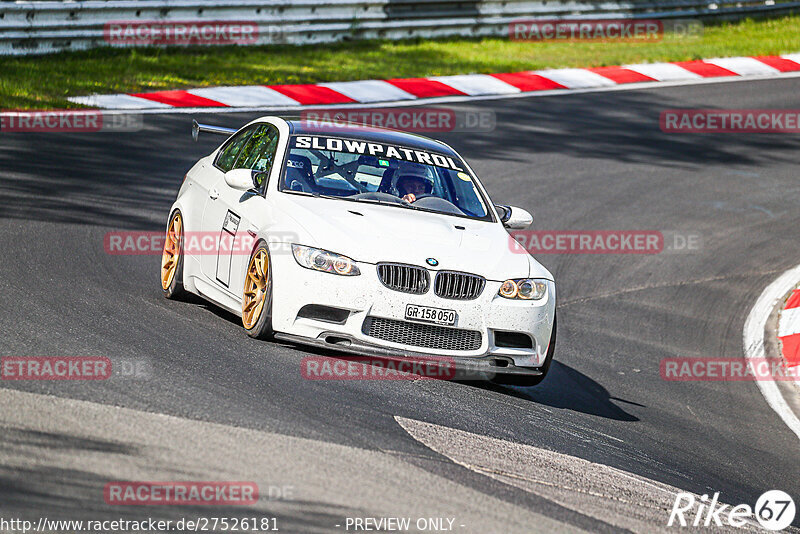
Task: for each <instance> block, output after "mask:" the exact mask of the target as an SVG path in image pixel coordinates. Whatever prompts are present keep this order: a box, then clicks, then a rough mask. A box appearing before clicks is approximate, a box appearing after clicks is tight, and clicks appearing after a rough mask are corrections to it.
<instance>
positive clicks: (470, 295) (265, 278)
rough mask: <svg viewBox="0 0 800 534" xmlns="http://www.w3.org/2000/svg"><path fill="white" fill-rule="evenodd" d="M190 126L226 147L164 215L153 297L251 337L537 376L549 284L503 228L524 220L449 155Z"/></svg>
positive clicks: (393, 136) (331, 133)
mask: <svg viewBox="0 0 800 534" xmlns="http://www.w3.org/2000/svg"><path fill="white" fill-rule="evenodd" d="M201 131H205V132H212V133H220V134H225V135H227V136H228V138H227V140H226V141H225V142H224V143H223V144H222V145H221V146H220V147H219V148H217V149H216V150H215V151H214V152H212V153H211V154H210V155H208V156H206V157H204V158H202V159H200V160H199V161H198V162H197V163H196V164H195V165H194V167H192V169H191V170H190V171H189V172H188V174H187V175H186V177H185V178H184V181H183V184H182V185H181V188H180V191H179V192H178V197H177V199H176V200H175V203H174V204H173V205H172V208H171V210H170V214H169V222H168V225H167V239H166V240H165V241H166V245H165V248H164V252H163V255H162V262H161V287H162V289H163V291H164V295H165V296H166V297H167V298H177V297H179V296H180V295H181V294H182V293H183V292H184V291H189V292H191V293H194V294H197V295H199V296H201V297H203V298H205V299H207V300H209V301H211V302H213V303H214V304H216V305H218V306H221V307H222V308H225V309H227V310H229V311H231V312H233V313H235V314H236V315H238V316H241V317H242V323H243V325H244V328H245V330H246V331H247V333H248V334H249V335H250V336H252V337H256V338H261V339H264V338H268V337H272V336H274V337H275V338H277V339H282V340H287V341H294V342H298V343H303V344H313V345H317V346H324V347H329V348H333V349H336V350H344V351H348V352H356V353H362V354H369V355H379V356H385V357H389V358H413V357H415V356H419V357H428V358H430V357H434V358H440V357H446V358H447V359H449V360H451V361H454V362H456V366H457V368H458V369H468V370H473V371H478V372H480V373H483V374H482V375H481V376H483V377H489V378H491V379H493V380H495V381H497V382H501V383H511V384H518V385H534V384H537V383H539V382H540V381H541V380H542V379H543V378H544V376H545V375H546V374H547V371H548V368H549V366H550V363H551V361H552V358H553V353H554V350H555V340H556V316H555V299H556V292H555V283H554V282H553V276H552V275H551V274H550V272H548V271H547V269H545V268H544V267H543V266H542V265H540V264H539V263H538V262H537V261H536V260H535V259H534V258H533V257H532V256H530V255H529V254H528V253H527V252H526V251H525V250H524V249H522V248H521V247H519V246H517V245H516V242H515V241H514V240H513V239H512V238H511V237H510V235H509V233H508V231H507V230H506V229H507V228H512V229H519V228H525V227H527V226H528V225H530V224H531V222H532V217H531V215H530V214H529V213H528V212H527V211H525V210H523V209H519V208H512V207H508V206H495V205H493V204H492V202H491V201H490V200H489V195H488V194H487V193H486V190H485V189H484V187H483V185H482V184H481V182H480V180H479V179H478V177H477V176H476V175H475V173H474V172H473V171H472V169H470V167H469V165H467V163H466V162H465V161H464V160H463V159H461V157H460V156H459V155H458V154H457V153H456V152H455V151H454V150H453V149H452V148H450V147H449V146H448V145H446V144H444V143H442V142H439V141H435V140H432V139H428V138H426V137H422V136H419V135H413V134H408V133H402V132H396V131H390V130H383V129H376V128H365V127H353V126H351V125H335V124H316V125H313V124H309V123H308V122H306V121H287V120H284V119H282V118H279V117H262V118H259V119H256V120H254V121H252V122H250V123H249V124H246V125H245V126H244V127H243V128H241V129H239V130H232V129H228V128H221V127H216V126H207V125H199V124H197V123H196V122H194V124H193V131H192V134H193V136H194V137H195V139H197V135H198V132H201ZM206 234H207V235H206ZM207 237H208V238H210V239H206V238H207ZM212 241H213V243H214V246H213V247H211V248H210V249H209V247H206V246H203V245H202V244H198V243H208V242H212Z"/></svg>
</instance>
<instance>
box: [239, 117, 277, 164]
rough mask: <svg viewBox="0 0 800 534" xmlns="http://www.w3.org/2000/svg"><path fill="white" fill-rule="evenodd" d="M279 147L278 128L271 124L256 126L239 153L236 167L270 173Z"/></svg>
mask: <svg viewBox="0 0 800 534" xmlns="http://www.w3.org/2000/svg"><path fill="white" fill-rule="evenodd" d="M277 148H278V130H277V128H275V127H274V126H272V125H270V124H263V125H261V126H259V127H258V128H256V130H255V131H254V132H253V135H251V136H250V139H248V141H247V143H246V144H245V145H244V147H243V148H242V149H241V152H240V153H239V159H237V160H236V164H235V165H234V167H233V168H234V169H254V170H256V171H262V172H266V173H269V171H270V170H271V169H272V163H273V161H274V159H275V151H276V150H277Z"/></svg>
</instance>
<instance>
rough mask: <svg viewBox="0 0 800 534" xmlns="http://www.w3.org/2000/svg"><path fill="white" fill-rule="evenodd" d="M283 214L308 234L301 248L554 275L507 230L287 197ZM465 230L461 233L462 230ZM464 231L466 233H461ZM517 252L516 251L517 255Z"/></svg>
mask: <svg viewBox="0 0 800 534" xmlns="http://www.w3.org/2000/svg"><path fill="white" fill-rule="evenodd" d="M282 200H283V202H281V208H282V209H281V211H283V213H284V214H285V216H286V217H288V218H290V219H292V220H293V221H294V223H295V224H293V225H292V226H294V227H295V228H300V229H302V230H303V232H302V234H305V235H301V236H299V237H300V239H301V240H300V244H304V245H309V246H314V247H318V248H322V249H326V250H330V251H331V252H336V253H339V254H344V255H346V256H349V257H350V258H352V259H354V260H355V261H357V262H362V263H373V264H374V263H378V262H397V263H408V264H412V265H421V266H426V267H427V265H426V260H427V259H428V258H434V259H435V260H437V261H438V262H439V263H438V266H437V267H435V268H436V269H444V270H455V271H463V272H468V273H474V274H479V275H481V276H484V277H486V278H487V279H489V280H497V281H502V280H505V279H507V278H523V277H526V276H531V277H536V278H547V279H550V280H552V279H553V278H552V275H551V274H550V273H549V272H548V271H547V269H545V268H544V267H542V266H541V265H539V263H537V262H536V261H535V260H534V259H533V258H532V257H531V256H530V255H529V254H528V253H527V252H525V251H524V250H523V249H521V248H518V247H516V248H515V247H514V246H513V245H516V242H513V241H512V239H511V238H510V236H509V234H508V232H506V230H505V228H504V227H503V226H502V225H500V224H497V223H489V222H485V221H473V220H470V219H466V218H462V217H454V216H448V215H439V214H435V213H428V212H422V211H414V210H409V209H404V208H402V207H395V206H387V205H376V204H370V203H367V202H350V201H345V200H334V199H325V198H313V197H305V196H299V195H291V194H284V198H283V199H282ZM459 227H460V228H459ZM462 228H463V229H462ZM512 249H515V251H512Z"/></svg>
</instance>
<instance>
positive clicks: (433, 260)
mask: <svg viewBox="0 0 800 534" xmlns="http://www.w3.org/2000/svg"><path fill="white" fill-rule="evenodd" d="M425 263H427V264H428V265H430V266H431V267H436V266H437V265H439V262H438V261H437V260H436V258H428V259H427V260H425Z"/></svg>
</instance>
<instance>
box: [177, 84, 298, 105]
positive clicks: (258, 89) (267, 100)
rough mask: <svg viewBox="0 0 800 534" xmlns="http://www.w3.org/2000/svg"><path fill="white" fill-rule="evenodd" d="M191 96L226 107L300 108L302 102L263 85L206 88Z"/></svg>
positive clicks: (193, 92)
mask: <svg viewBox="0 0 800 534" xmlns="http://www.w3.org/2000/svg"><path fill="white" fill-rule="evenodd" d="M189 93H190V94H193V95H196V96H202V97H203V98H208V99H211V100H215V101H217V102H221V103H223V104H225V105H226V106H299V105H300V102H298V101H297V100H295V99H293V98H289V97H288V96H286V95H283V94H281V93H279V92H278V91H276V90H274V89H270V88H268V87H264V86H263V85H242V86H236V87H205V88H202V89H192V90H190V91H189Z"/></svg>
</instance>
